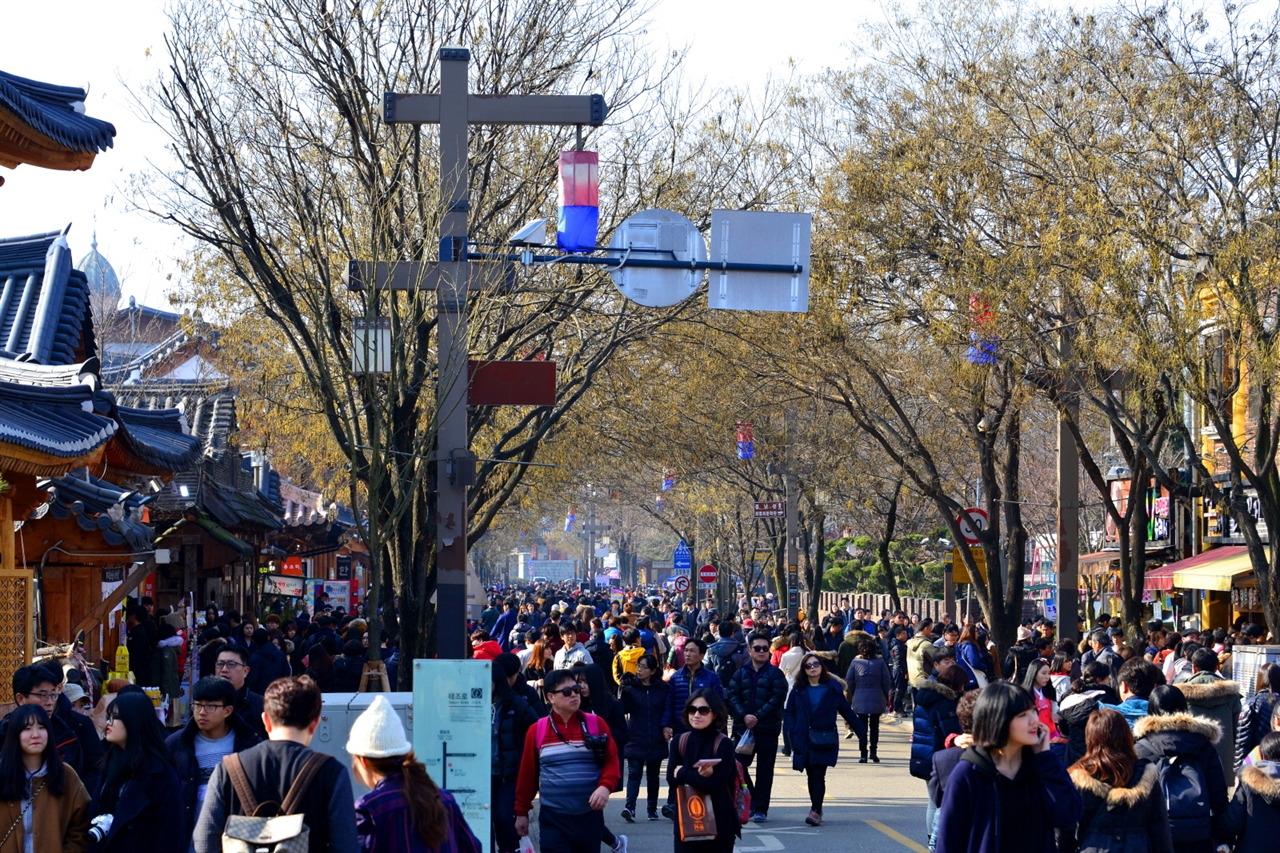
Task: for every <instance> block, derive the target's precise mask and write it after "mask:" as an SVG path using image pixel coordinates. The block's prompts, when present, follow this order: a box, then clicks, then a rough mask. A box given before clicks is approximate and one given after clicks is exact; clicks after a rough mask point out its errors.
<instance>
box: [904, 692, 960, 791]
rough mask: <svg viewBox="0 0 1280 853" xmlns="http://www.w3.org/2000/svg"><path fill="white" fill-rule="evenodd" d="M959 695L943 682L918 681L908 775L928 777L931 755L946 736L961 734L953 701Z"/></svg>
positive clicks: (940, 747)
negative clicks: (919, 682)
mask: <svg viewBox="0 0 1280 853" xmlns="http://www.w3.org/2000/svg"><path fill="white" fill-rule="evenodd" d="M959 699H960V697H959V696H957V695H956V692H955V691H954V690H952V689H951V688H950V687H948V686H947V685H945V684H939V683H938V682H936V681H925V682H923V683H921V685H920V688H919V689H918V690H917V691H916V709H915V712H914V714H913V715H912V721H911V763H910V769H911V775H912V776H915V777H916V778H917V779H928V778H929V774H930V773H931V772H932V770H933V763H932V760H933V754H934V753H935V752H937V751H938V750H940V749H942V748H943V746H944V744H945V742H946V739H947V735H949V734H957V735H958V734H960V732H961V727H960V718H959V717H957V716H956V704H957V702H958V701H959Z"/></svg>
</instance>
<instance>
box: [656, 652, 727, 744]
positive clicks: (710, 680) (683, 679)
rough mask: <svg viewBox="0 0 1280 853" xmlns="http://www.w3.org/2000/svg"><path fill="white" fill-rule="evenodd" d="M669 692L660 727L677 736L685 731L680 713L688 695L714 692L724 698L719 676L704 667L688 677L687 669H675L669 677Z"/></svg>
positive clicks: (687, 699)
mask: <svg viewBox="0 0 1280 853" xmlns="http://www.w3.org/2000/svg"><path fill="white" fill-rule="evenodd" d="M668 683H669V684H670V685H671V691H670V692H669V693H668V694H667V708H666V710H665V711H664V712H663V714H662V725H663V726H664V727H665V728H668V729H671V730H673V731H674V732H676V733H677V734H678V733H679V732H683V731H687V729H686V727H685V724H684V720H683V719H681V716H680V715H681V713H682V712H683V711H684V703H685V702H688V701H689V694H691V693H692V692H693V691H695V690H704V689H706V690H714V691H715V692H716V695H717V696H719V697H720V698H722V699H723V698H724V687H723V686H722V685H721V684H720V676H718V675H716V674H715V673H714V672H712V671H711V670H709V669H707V667H705V666H700V667H698V671H697V673H696V674H694V675H692V676H691V675H689V667H687V666H686V667H684V668H682V669H677V670H676V671H675V672H674V673H673V674H672V676H671V681H669V682H668Z"/></svg>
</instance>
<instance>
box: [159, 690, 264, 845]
mask: <svg viewBox="0 0 1280 853" xmlns="http://www.w3.org/2000/svg"><path fill="white" fill-rule="evenodd" d="M191 698H192V702H191V721H190V722H189V723H187V725H186V727H185V728H183V729H182V730H181V731H178V732H174V733H173V734H171V735H169V737H168V738H167V739H166V740H165V742H164V745H165V746H166V747H168V748H169V752H170V754H172V755H173V760H174V762H175V763H176V764H177V766H178V778H179V779H181V780H182V806H183V810H184V814H185V817H186V821H185V823H184V824H183V827H184V829H185V832H186V834H185V835H184V836H183V837H184V842H183V844H182V846H181V847H180V848H175V849H180V850H195V847H194V846H193V845H192V842H191V833H192V831H193V830H195V827H196V818H197V817H199V816H200V807H201V806H202V805H203V804H204V795H205V791H206V790H207V789H208V787H209V777H211V776H212V775H213V769H214V768H215V767H217V766H218V765H219V764H221V763H222V759H223V756H227V755H230V754H231V753H233V752H243V751H244V750H246V749H248V748H249V747H251V746H255V745H256V744H257V743H258V742H259V738H258V734H257V732H255V731H254V730H253V729H252V728H250V727H249V724H248V723H246V722H245V721H244V720H242V719H241V718H240V715H239V714H237V713H236V690H235V688H234V687H232V686H231V682H230V681H228V680H227V679H225V678H218V677H217V676H215V675H207V676H205V677H204V678H202V679H200V680H199V681H197V682H196V686H195V687H194V688H193V689H192V691H191Z"/></svg>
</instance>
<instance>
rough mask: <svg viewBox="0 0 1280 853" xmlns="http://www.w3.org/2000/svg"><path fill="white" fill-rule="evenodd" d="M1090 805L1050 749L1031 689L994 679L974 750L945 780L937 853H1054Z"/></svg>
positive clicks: (977, 714) (976, 712)
mask: <svg viewBox="0 0 1280 853" xmlns="http://www.w3.org/2000/svg"><path fill="white" fill-rule="evenodd" d="M1083 810H1084V804H1083V802H1082V800H1081V798H1080V792H1079V791H1077V790H1076V786H1075V785H1074V784H1072V782H1071V778H1070V777H1069V776H1067V771H1066V768H1064V767H1063V766H1062V762H1061V761H1060V760H1058V757H1057V756H1056V755H1054V754H1053V752H1051V751H1050V749H1049V729H1048V727H1046V726H1045V725H1044V723H1041V722H1040V716H1039V714H1037V713H1036V702H1035V699H1033V698H1032V696H1031V694H1030V693H1028V692H1027V690H1026V688H1024V687H1021V686H1019V685H1016V684H1009V683H1008V682H1001V681H997V682H993V683H991V684H989V685H987V686H986V687H985V688H983V690H982V692H981V693H979V694H978V701H977V702H976V703H975V704H974V707H973V746H971V747H969V748H968V749H966V750H965V751H964V753H963V755H961V757H960V761H959V763H958V764H957V766H956V769H955V770H954V771H953V772H952V774H951V776H950V778H948V779H947V788H946V792H945V793H944V794H943V798H942V809H941V811H940V812H939V814H938V836H937V848H936V849H937V853H1053V851H1055V850H1057V849H1058V847H1057V842H1056V841H1055V839H1054V832H1053V831H1054V830H1055V829H1062V830H1066V829H1070V828H1071V827H1073V826H1075V825H1076V823H1077V822H1078V821H1079V820H1080V815H1081V812H1083Z"/></svg>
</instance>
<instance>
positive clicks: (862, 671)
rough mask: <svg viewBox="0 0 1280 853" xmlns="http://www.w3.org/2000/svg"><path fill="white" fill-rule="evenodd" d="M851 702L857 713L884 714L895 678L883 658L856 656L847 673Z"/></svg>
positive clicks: (845, 678)
mask: <svg viewBox="0 0 1280 853" xmlns="http://www.w3.org/2000/svg"><path fill="white" fill-rule="evenodd" d="M844 680H845V682H846V683H847V684H848V685H849V704H850V706H851V707H852V708H853V713H855V714H877V715H878V714H883V713H884V712H885V711H886V710H887V709H888V707H889V704H888V703H889V694H890V693H891V692H893V679H891V678H889V667H887V666H885V664H884V659H883V658H871V659H866V658H854V659H853V661H852V662H851V663H850V664H849V671H848V672H847V673H845V677H844Z"/></svg>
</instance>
